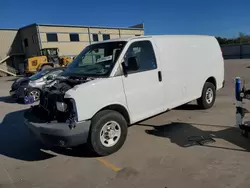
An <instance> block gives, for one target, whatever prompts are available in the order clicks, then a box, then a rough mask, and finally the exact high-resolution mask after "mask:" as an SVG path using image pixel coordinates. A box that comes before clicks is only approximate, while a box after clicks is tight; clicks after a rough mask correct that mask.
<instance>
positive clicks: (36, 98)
mask: <svg viewBox="0 0 250 188" xmlns="http://www.w3.org/2000/svg"><path fill="white" fill-rule="evenodd" d="M30 96H32V97H33V98H34V100H35V101H37V100H39V96H40V93H39V92H38V91H31V92H30Z"/></svg>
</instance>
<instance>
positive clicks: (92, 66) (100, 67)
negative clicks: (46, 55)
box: [62, 41, 126, 76]
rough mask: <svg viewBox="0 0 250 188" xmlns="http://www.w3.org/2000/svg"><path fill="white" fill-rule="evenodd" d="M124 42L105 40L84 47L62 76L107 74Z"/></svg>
mask: <svg viewBox="0 0 250 188" xmlns="http://www.w3.org/2000/svg"><path fill="white" fill-rule="evenodd" d="M125 44H126V42H125V41H119V42H105V43H97V44H92V45H90V46H88V47H86V48H85V49H84V50H83V51H82V52H81V53H80V54H79V55H78V56H77V57H76V58H75V59H74V61H73V62H72V63H70V64H69V65H68V67H67V69H66V70H65V72H64V73H63V74H62V75H64V76H74V75H75V76H77V75H79V76H109V74H110V73H111V71H112V69H113V67H114V65H115V63H116V61H117V59H118V58H119V56H120V54H121V52H122V50H123V48H124V46H125Z"/></svg>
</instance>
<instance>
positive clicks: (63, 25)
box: [37, 24, 144, 30]
mask: <svg viewBox="0 0 250 188" xmlns="http://www.w3.org/2000/svg"><path fill="white" fill-rule="evenodd" d="M37 25H38V26H49V27H50V26H51V27H80V28H81V27H83V28H86V27H89V28H101V29H106V28H107V29H131V30H142V29H144V24H137V25H135V26H131V27H105V26H87V25H66V24H37ZM136 26H138V27H136Z"/></svg>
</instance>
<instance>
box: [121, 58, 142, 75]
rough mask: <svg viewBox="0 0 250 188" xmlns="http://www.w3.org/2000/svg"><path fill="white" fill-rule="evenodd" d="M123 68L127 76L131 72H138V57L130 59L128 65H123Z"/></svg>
mask: <svg viewBox="0 0 250 188" xmlns="http://www.w3.org/2000/svg"><path fill="white" fill-rule="evenodd" d="M122 68H123V70H124V71H125V72H124V73H125V74H127V72H129V71H137V70H138V69H139V64H138V61H137V59H136V57H129V58H128V60H127V65H125V62H123V63H122Z"/></svg>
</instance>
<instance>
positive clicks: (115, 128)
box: [100, 121, 121, 147]
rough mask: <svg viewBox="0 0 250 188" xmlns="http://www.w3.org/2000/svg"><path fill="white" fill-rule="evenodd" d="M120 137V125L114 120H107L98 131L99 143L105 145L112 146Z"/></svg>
mask: <svg viewBox="0 0 250 188" xmlns="http://www.w3.org/2000/svg"><path fill="white" fill-rule="evenodd" d="M120 137H121V127H120V125H119V124H118V123H117V122H115V121H109V122H107V123H106V124H105V125H104V126H103V127H102V130H101V132H100V140H101V143H102V144H103V145H104V146H105V147H112V146H114V145H115V144H116V143H117V142H118V140H119V139H120Z"/></svg>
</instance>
